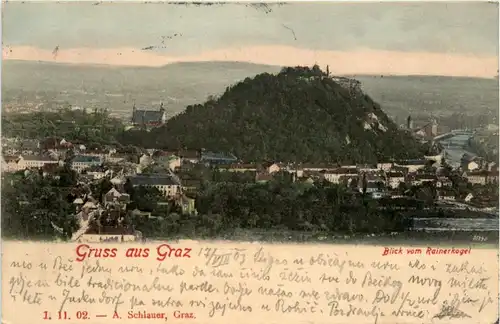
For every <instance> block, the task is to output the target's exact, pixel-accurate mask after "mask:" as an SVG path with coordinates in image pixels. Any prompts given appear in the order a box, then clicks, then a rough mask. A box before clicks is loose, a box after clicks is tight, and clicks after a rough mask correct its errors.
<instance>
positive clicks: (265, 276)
mask: <svg viewBox="0 0 500 324" xmlns="http://www.w3.org/2000/svg"><path fill="white" fill-rule="evenodd" d="M131 246H132V245H129V244H121V245H118V244H115V245H111V244H103V245H96V246H95V247H89V248H80V249H81V251H79V253H77V254H75V247H76V246H75V245H73V244H41V243H36V244H35V243H27V242H4V255H3V261H2V275H3V285H2V292H3V295H2V297H3V298H2V301H3V305H2V306H3V307H2V309H3V320H5V321H7V322H10V323H40V322H42V320H45V321H59V320H67V321H68V323H69V322H71V323H77V322H78V321H79V320H83V319H85V320H86V321H85V323H89V324H92V323H102V322H103V321H106V322H107V321H109V322H113V321H116V323H121V322H129V321H130V322H131V321H134V320H141V319H142V320H149V319H156V320H159V321H191V322H192V323H224V322H227V323H234V322H236V321H237V322H238V323H241V324H243V323H252V324H255V323H260V322H262V323H271V322H283V321H286V322H287V323H302V322H306V321H307V322H314V323H346V322H352V323H398V322H401V323H403V322H404V323H431V322H432V323H472V322H473V323H494V322H495V321H496V318H497V316H498V315H497V310H498V298H497V296H498V260H497V257H496V251H495V250H488V249H478V250H473V251H472V253H467V254H462V255H457V254H452V253H448V254H425V253H422V254H419V255H409V254H403V255H401V254H394V255H392V254H388V255H385V256H383V257H381V255H380V254H381V253H380V248H379V247H363V246H356V247H355V246H347V245H278V244H273V245H259V244H242V243H241V244H240V243H223V244H215V243H210V242H182V244H178V246H182V247H183V250H182V253H181V252H178V253H177V254H178V256H179V257H172V256H175V251H177V250H175V251H174V250H172V248H164V247H162V248H161V249H160V250H158V246H161V243H160V244H156V245H151V246H149V245H141V246H140V248H141V249H142V251H145V250H146V249H149V250H150V251H152V252H153V253H152V257H151V258H148V257H137V258H135V257H130V255H129V256H127V255H126V253H121V252H123V251H128V249H129V248H130V247H131ZM172 246H173V245H172ZM176 246H177V245H176ZM90 248H95V249H100V248H102V249H104V248H106V249H109V255H111V253H112V251H115V252H116V253H113V254H116V256H114V257H113V258H106V257H103V255H104V254H102V255H101V257H96V256H97V254H96V253H95V252H96V250H94V251H93V252H92V253H93V254H92V253H91V252H89V251H90ZM187 248H189V249H190V250H189V257H185V258H184V257H180V256H182V255H183V254H184V253H185V251H187V250H186V249H187ZM114 249H116V250H114ZM19 251H22V253H19ZM155 251H156V252H155ZM158 251H160V252H158ZM171 251H174V252H172V253H170V252H171ZM179 251H180V250H179ZM98 252H99V251H98ZM101 252H102V253H104V252H103V251H101ZM157 252H158V253H157ZM82 253H83V254H85V257H82ZM139 254H141V253H139ZM139 254H138V256H144V255H139ZM169 254H172V255H171V256H170V257H168V255H169ZM162 255H163V256H165V257H162ZM160 259H161V260H160Z"/></svg>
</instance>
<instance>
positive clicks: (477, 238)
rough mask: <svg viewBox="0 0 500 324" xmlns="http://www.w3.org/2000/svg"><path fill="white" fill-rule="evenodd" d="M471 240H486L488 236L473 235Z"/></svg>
mask: <svg viewBox="0 0 500 324" xmlns="http://www.w3.org/2000/svg"><path fill="white" fill-rule="evenodd" d="M472 240H473V241H474V242H486V241H487V240H488V238H487V237H485V236H481V235H474V236H473V237H472Z"/></svg>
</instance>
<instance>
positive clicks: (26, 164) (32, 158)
mask: <svg viewBox="0 0 500 324" xmlns="http://www.w3.org/2000/svg"><path fill="white" fill-rule="evenodd" d="M46 164H59V161H58V160H55V159H53V158H52V157H50V156H41V155H21V156H20V157H19V161H18V162H17V169H18V170H24V169H33V168H43V166H44V165H46Z"/></svg>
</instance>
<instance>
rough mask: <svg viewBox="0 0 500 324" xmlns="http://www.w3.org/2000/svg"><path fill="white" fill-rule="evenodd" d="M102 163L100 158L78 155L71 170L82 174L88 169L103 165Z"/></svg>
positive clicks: (72, 161) (72, 163) (72, 162)
mask: <svg viewBox="0 0 500 324" xmlns="http://www.w3.org/2000/svg"><path fill="white" fill-rule="evenodd" d="M102 162H103V161H102V159H101V158H100V157H98V156H86V155H76V156H75V157H74V158H73V159H72V160H71V168H72V169H73V170H75V171H76V172H79V173H81V172H83V170H86V169H88V168H91V167H95V166H100V165H102Z"/></svg>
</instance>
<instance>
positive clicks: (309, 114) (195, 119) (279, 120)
mask: <svg viewBox="0 0 500 324" xmlns="http://www.w3.org/2000/svg"><path fill="white" fill-rule="evenodd" d="M370 113H371V114H373V116H376V117H374V118H376V119H378V123H380V124H381V125H382V126H383V127H385V128H386V131H382V130H380V129H379V127H378V125H377V122H376V121H374V118H370V116H369V114H370ZM365 122H369V123H371V124H372V128H373V129H368V130H367V129H365V128H364V125H365ZM134 135H135V137H140V138H141V142H143V141H144V138H143V137H147V138H148V140H147V141H148V142H150V143H151V142H154V143H156V146H159V147H168V148H172V149H174V148H181V147H188V148H192V149H199V148H205V149H207V150H215V151H228V152H232V153H234V154H235V155H236V156H238V157H239V158H242V159H243V160H246V161H262V160H265V159H271V160H276V161H301V162H343V163H361V162H375V161H377V160H388V159H403V158H416V157H420V156H421V154H422V153H423V151H424V149H423V148H421V147H420V145H419V144H417V143H416V142H415V141H414V139H413V138H412V137H411V136H410V135H409V134H408V133H406V132H403V131H400V130H399V129H398V128H397V126H396V125H395V124H394V123H393V122H392V121H391V120H390V119H389V118H388V117H387V115H386V114H385V113H384V112H383V111H382V110H381V108H380V106H379V105H378V104H377V103H375V102H374V101H373V100H372V99H371V98H370V97H369V96H367V95H365V94H363V93H361V92H356V91H350V90H348V89H345V88H343V87H341V86H340V85H339V84H338V83H336V82H335V81H333V80H332V79H330V78H327V77H326V76H325V74H324V73H323V72H322V71H321V70H320V69H319V68H318V67H313V68H312V69H309V68H306V67H298V68H286V69H283V70H282V71H281V72H280V73H279V74H277V75H272V74H268V73H263V74H259V75H257V76H256V77H255V78H253V79H250V78H247V79H245V80H244V81H243V82H240V83H238V84H236V85H234V86H232V87H229V88H228V89H227V90H226V92H225V93H224V94H222V95H221V96H220V97H219V98H217V99H214V98H211V99H209V100H208V101H207V102H206V103H205V104H204V105H194V106H188V107H187V109H186V111H185V112H183V113H181V114H179V115H177V116H175V117H173V118H172V119H170V120H169V121H168V123H167V125H166V126H164V127H161V128H158V129H154V130H153V131H151V132H150V133H148V134H144V135H143V136H141V135H139V133H135V134H134ZM130 144H135V142H134V143H130Z"/></svg>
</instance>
